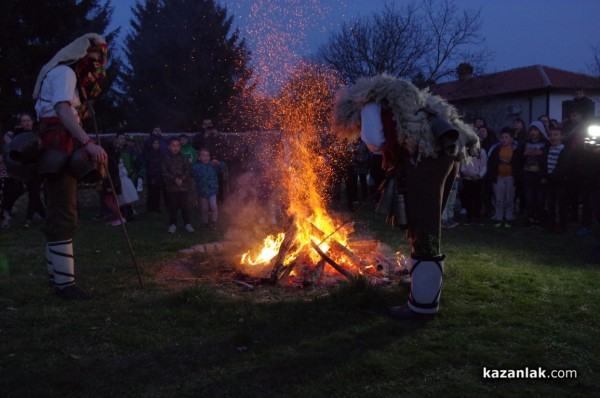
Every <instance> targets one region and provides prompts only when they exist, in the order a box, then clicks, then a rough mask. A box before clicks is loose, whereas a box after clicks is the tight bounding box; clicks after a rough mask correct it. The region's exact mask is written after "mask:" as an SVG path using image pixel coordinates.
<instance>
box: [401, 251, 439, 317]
mask: <svg viewBox="0 0 600 398" xmlns="http://www.w3.org/2000/svg"><path fill="white" fill-rule="evenodd" d="M444 258H445V256H444V255H439V256H435V257H420V256H415V255H412V256H411V260H412V267H411V270H410V277H411V288H410V296H409V298H408V308H410V309H411V310H412V311H414V312H418V313H420V314H435V313H436V312H437V311H438V308H439V305H440V293H441V292H442V278H443V274H444Z"/></svg>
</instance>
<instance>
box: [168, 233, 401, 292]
mask: <svg viewBox="0 0 600 398" xmlns="http://www.w3.org/2000/svg"><path fill="white" fill-rule="evenodd" d="M344 227H348V225H342V226H341V227H340V228H338V230H339V229H342V228H344ZM297 228H298V227H297V226H296V224H295V223H294V222H292V223H291V225H290V227H289V228H288V230H287V231H286V233H285V237H284V239H283V241H282V243H281V245H280V247H279V250H278V252H277V254H276V255H275V256H274V257H273V258H272V259H271V260H270V261H269V263H268V264H263V265H262V268H261V272H259V274H260V276H257V275H258V274H257V273H256V272H249V271H248V268H244V267H242V266H239V264H235V263H234V262H231V261H227V260H225V261H224V260H223V258H225V257H228V258H230V259H233V258H239V257H238V256H237V255H235V253H239V252H240V251H242V247H241V244H239V243H234V242H212V243H204V244H198V245H194V246H192V247H191V248H189V249H183V250H181V251H180V253H182V254H185V255H193V254H197V253H206V254H208V255H211V257H212V261H213V262H216V263H221V264H223V265H224V267H225V268H227V269H229V270H232V267H235V269H236V271H237V272H235V273H234V274H235V275H234V274H232V273H231V272H228V273H226V274H227V275H228V277H229V278H232V279H234V280H233V283H235V284H238V285H240V286H244V287H246V288H248V289H251V287H253V286H257V285H260V284H265V285H273V286H284V285H287V286H300V287H311V286H315V285H320V284H321V285H322V284H325V285H327V284H331V283H336V282H339V281H340V280H344V279H348V280H351V279H353V278H356V277H358V276H360V275H362V276H365V277H367V278H368V279H369V280H370V281H371V282H372V283H374V284H389V283H391V282H392V280H393V279H394V278H395V277H396V276H400V274H401V273H402V265H401V257H400V256H399V255H398V253H394V252H393V251H392V249H391V248H389V247H388V246H387V245H385V244H383V243H381V242H378V241H375V240H362V241H361V240H357V241H352V242H351V243H350V244H349V245H348V246H350V247H352V249H350V248H349V247H348V246H345V245H343V244H341V243H340V242H339V241H337V240H336V239H335V238H334V237H335V235H336V232H337V231H338V230H336V231H334V232H332V233H330V234H329V235H327V234H325V233H324V232H323V231H321V230H320V229H319V228H317V227H316V226H315V225H312V224H311V228H312V236H313V239H312V241H311V243H310V244H309V245H306V246H305V247H304V248H302V250H301V251H300V253H298V255H297V256H296V257H295V258H294V259H293V260H291V261H289V260H288V261H287V262H286V257H287V256H288V254H289V253H290V252H292V251H293V250H294V249H296V247H295V246H296V244H295V237H296V234H297V233H298V229H297ZM316 239H319V240H318V241H315V240H316ZM325 243H326V244H327V246H325ZM323 247H328V250H327V249H325V248H323ZM326 250H327V251H326ZM311 251H313V252H316V253H318V256H319V260H318V261H316V260H313V259H312V258H311ZM312 257H315V256H314V255H313V256H312ZM203 264H206V262H203ZM187 267H188V268H189V267H190V265H189V264H188V266H187ZM204 267H206V265H204ZM328 270H329V271H328ZM193 273H194V272H193V269H192V270H191V271H190V272H189V274H193ZM223 275H225V274H223ZM236 275H237V276H236ZM190 276H191V275H187V276H186V279H190Z"/></svg>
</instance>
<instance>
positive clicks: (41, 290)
mask: <svg viewBox="0 0 600 398" xmlns="http://www.w3.org/2000/svg"><path fill="white" fill-rule="evenodd" d="M92 215H93V213H92V211H83V212H82V214H81V218H82V220H81V223H80V228H79V231H78V234H77V236H76V239H75V256H76V271H77V276H78V278H80V280H81V285H82V286H84V287H86V288H89V289H92V290H93V291H94V293H95V296H94V298H93V299H92V300H89V301H84V302H69V301H64V300H61V299H60V298H57V297H55V296H54V295H53V294H52V291H51V290H50V288H49V287H48V286H47V282H46V273H45V262H44V258H43V256H42V253H43V247H44V239H43V236H42V234H41V233H40V231H39V226H38V225H35V226H34V227H33V228H32V229H31V230H24V229H21V228H20V225H21V224H20V222H19V223H16V224H15V225H16V227H15V226H13V227H12V228H11V229H9V230H7V231H1V232H0V251H1V252H2V253H4V254H6V257H7V258H8V262H9V266H10V271H9V275H4V276H0V397H113V398H114V397H170V396H174V397H175V396H176V397H188V396H189V397H426V396H431V397H440V396H444V397H483V396H494V397H502V396H506V397H542V396H543V397H579V396H580V397H592V396H600V338H599V336H600V315H599V311H598V310H599V308H600V306H599V304H598V303H599V302H600V289H599V287H600V272H599V269H600V265H596V264H592V263H589V262H587V261H586V259H587V258H588V256H589V255H590V254H591V253H592V249H593V247H594V245H595V243H596V241H597V236H595V235H592V236H586V237H579V236H577V235H576V234H575V233H574V231H575V228H576V226H574V225H573V226H571V228H570V229H569V233H568V234H566V235H553V234H549V233H547V232H546V231H543V230H539V229H530V228H524V227H519V226H514V227H513V228H511V229H497V228H494V227H493V226H492V225H491V224H486V225H483V226H460V227H457V228H454V229H451V230H444V232H443V236H442V247H443V251H444V253H445V254H446V256H447V258H446V272H445V280H444V287H443V293H442V297H441V311H440V313H439V314H438V315H437V316H436V317H435V319H434V320H432V321H430V322H421V321H419V322H415V321H397V320H393V319H390V318H389V317H388V316H387V315H386V308H387V307H388V306H391V305H396V304H399V303H403V302H404V301H405V300H406V292H405V291H404V290H403V289H402V288H400V287H398V286H387V287H383V286H370V285H369V284H368V283H366V281H365V280H358V281H354V282H346V283H341V284H340V285H339V286H335V287H321V288H315V289H312V290H308V291H304V290H301V289H291V288H277V287H271V286H262V285H261V286H260V287H258V288H256V289H254V290H252V291H249V290H247V289H246V288H244V287H243V286H240V285H237V284H235V283H233V281H231V283H224V282H222V281H223V280H225V281H227V278H221V279H220V281H221V282H220V283H210V282H209V279H202V278H199V279H198V280H197V281H196V282H195V283H190V284H188V285H187V287H185V288H175V287H173V285H172V284H170V283H167V282H166V281H165V280H164V273H163V272H161V270H164V269H165V268H167V267H172V266H173V263H174V262H176V261H178V260H182V258H183V257H184V256H183V255H182V254H179V253H178V250H180V249H183V248H188V247H190V246H192V245H194V244H197V243H203V242H214V241H219V240H220V238H219V236H218V235H217V234H216V233H214V232H209V233H205V232H201V231H198V232H197V233H196V234H194V235H184V234H176V235H168V234H166V215H164V214H163V215H150V216H146V215H144V216H140V217H138V220H137V221H136V222H132V223H128V224H127V229H128V233H129V236H130V238H131V242H132V245H133V249H134V252H135V255H136V258H137V262H138V265H139V266H140V268H141V270H142V277H143V281H144V284H145V288H144V289H141V288H140V286H139V283H138V277H137V273H136V271H135V268H134V267H133V265H132V262H131V257H130V256H129V252H128V248H127V244H126V241H125V239H124V237H123V234H122V231H121V230H120V227H112V228H111V227H107V226H104V225H103V224H102V223H99V222H94V221H91V216H92ZM346 217H348V216H347V215H346ZM353 217H354V218H355V220H356V221H357V224H356V229H357V232H359V233H361V234H364V233H369V234H371V236H372V237H373V238H376V239H379V240H381V241H384V242H386V243H388V244H389V245H391V246H393V247H397V246H398V243H399V242H401V244H400V248H401V250H402V251H404V252H405V253H406V252H407V251H408V244H407V241H406V239H405V238H404V237H403V236H402V234H401V233H399V232H398V231H393V230H390V229H389V227H388V226H386V225H385V224H384V223H383V220H382V219H381V218H380V216H377V215H374V214H373V213H372V212H370V211H369V210H367V211H363V212H360V213H359V214H355V215H353ZM16 218H17V220H19V221H21V220H22V219H23V216H22V214H17V215H16ZM195 225H198V223H197V220H196V224H195ZM191 260H192V261H198V262H201V263H205V264H211V255H208V254H194V255H193V256H192V259H191ZM188 261H190V260H189V258H188ZM207 267H208V265H207ZM484 367H486V368H487V369H524V368H526V367H528V368H529V369H536V370H537V369H538V368H539V367H541V368H543V369H545V370H546V371H547V375H549V374H550V371H552V370H554V369H563V370H567V369H573V370H576V371H577V378H571V379H495V380H493V379H484V378H483V377H482V375H483V369H484Z"/></svg>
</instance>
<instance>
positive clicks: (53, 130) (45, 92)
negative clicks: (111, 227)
mask: <svg viewBox="0 0 600 398" xmlns="http://www.w3.org/2000/svg"><path fill="white" fill-rule="evenodd" d="M106 62H107V46H106V42H105V40H104V39H103V38H102V37H101V36H99V35H97V34H95V33H88V34H86V35H84V36H81V37H80V38H78V39H76V40H75V41H73V42H72V43H70V44H69V45H67V46H66V47H64V48H63V49H61V50H60V51H59V52H58V53H57V54H56V55H55V56H54V57H53V58H52V59H51V60H50V62H48V63H47V64H46V65H44V67H43V68H42V70H41V71H40V74H39V75H38V78H37V82H36V84H35V88H34V92H33V98H34V99H35V100H36V101H37V102H36V105H35V110H36V112H37V114H38V117H39V119H40V139H41V142H42V152H41V155H40V158H39V160H38V163H37V164H38V172H39V173H40V174H42V175H45V176H46V199H47V202H48V203H47V209H46V212H47V216H46V223H45V225H44V228H43V232H44V234H45V236H46V243H47V244H46V262H47V265H48V274H49V276H50V282H51V283H52V284H53V286H54V291H55V293H56V294H57V295H58V296H60V297H64V298H67V299H84V298H88V297H89V294H88V293H86V292H84V291H83V290H81V289H80V288H79V287H78V286H77V285H76V284H75V264H74V258H73V236H74V234H75V228H76V226H77V206H76V190H77V182H78V181H82V180H83V181H86V180H87V181H91V180H93V179H95V178H98V177H99V173H98V171H97V170H96V167H95V164H104V163H105V162H106V152H105V151H104V150H103V149H102V147H100V146H99V145H96V144H95V143H94V141H93V140H92V138H90V136H89V135H88V134H87V133H86V132H85V131H84V130H83V129H82V128H81V121H82V120H83V119H84V118H86V117H87V116H88V112H89V109H88V106H87V101H89V100H91V99H93V98H95V97H97V96H98V95H99V94H100V84H101V83H102V81H103V80H104V78H105V76H106V74H105V70H104V67H105V65H106ZM94 163H95V164H94Z"/></svg>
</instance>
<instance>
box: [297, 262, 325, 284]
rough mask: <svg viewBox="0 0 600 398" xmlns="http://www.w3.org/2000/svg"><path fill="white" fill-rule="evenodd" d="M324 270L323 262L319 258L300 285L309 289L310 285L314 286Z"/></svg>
mask: <svg viewBox="0 0 600 398" xmlns="http://www.w3.org/2000/svg"><path fill="white" fill-rule="evenodd" d="M324 269H325V260H323V258H321V260H319V262H318V263H317V265H316V266H315V268H314V269H313V270H312V272H311V273H310V274H309V275H308V277H307V278H305V279H304V280H303V281H302V285H303V286H304V287H309V286H312V285H316V284H317V283H318V282H319V279H321V275H323V270H324Z"/></svg>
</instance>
